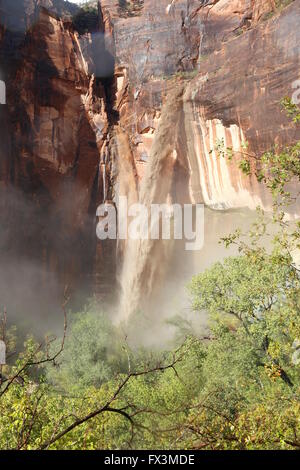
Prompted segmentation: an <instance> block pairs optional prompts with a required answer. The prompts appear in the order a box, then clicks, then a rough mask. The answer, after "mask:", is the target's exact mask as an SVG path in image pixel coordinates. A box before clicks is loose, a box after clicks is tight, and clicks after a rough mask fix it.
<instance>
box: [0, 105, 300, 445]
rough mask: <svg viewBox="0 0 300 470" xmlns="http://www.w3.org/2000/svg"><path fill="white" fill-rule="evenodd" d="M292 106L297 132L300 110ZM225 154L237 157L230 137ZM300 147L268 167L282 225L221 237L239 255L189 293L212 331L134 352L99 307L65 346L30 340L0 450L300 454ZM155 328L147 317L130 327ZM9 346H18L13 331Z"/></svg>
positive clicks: (17, 370)
mask: <svg viewBox="0 0 300 470" xmlns="http://www.w3.org/2000/svg"><path fill="white" fill-rule="evenodd" d="M285 109H287V112H288V114H289V116H290V117H291V118H293V119H294V122H295V124H296V123H297V122H298V119H296V120H295V118H296V116H297V115H298V110H297V109H296V108H294V106H292V105H291V103H290V102H285ZM217 150H218V152H219V154H221V157H222V158H226V157H227V158H229V160H233V156H234V153H233V150H232V149H224V143H222V141H221V142H218V143H217ZM242 150H243V152H244V153H243V158H245V160H246V162H248V164H249V166H247V167H246V168H245V170H246V172H247V173H249V172H250V173H251V169H252V167H253V165H252V159H253V158H254V156H253V155H252V154H251V153H250V151H249V150H248V145H247V143H245V144H244V145H243V149H242ZM299 151H300V146H299V143H296V144H294V145H293V146H290V147H288V148H284V149H278V148H274V149H272V150H271V151H270V152H266V153H265V154H264V155H263V156H262V157H261V158H260V159H259V162H260V173H259V175H260V176H261V180H262V181H265V183H266V184H267V185H268V187H269V188H270V189H271V190H272V194H273V197H274V213H273V219H271V218H270V217H269V218H266V217H265V215H264V213H263V211H262V210H258V211H257V214H258V218H257V221H256V222H255V223H254V224H253V226H252V228H251V230H250V231H249V233H247V234H246V235H247V237H245V234H243V233H242V232H241V231H240V230H237V231H236V232H235V233H233V234H230V235H228V236H227V237H225V238H224V239H223V240H222V241H223V242H224V243H225V245H226V246H230V245H235V246H236V247H237V248H238V252H239V256H236V257H230V258H227V259H225V260H224V261H223V262H222V263H220V262H219V263H216V264H214V265H213V266H212V267H210V268H209V269H207V270H206V271H205V272H204V273H201V274H199V275H197V276H194V278H193V279H192V280H191V282H190V284H189V286H188V289H189V292H190V295H191V300H192V305H193V309H194V310H195V314H196V315H197V314H199V312H205V313H206V315H207V317H208V321H209V334H207V335H206V336H205V337H203V338H197V337H194V336H193V332H192V331H191V328H190V325H189V324H188V322H185V321H183V320H181V319H180V318H178V317H176V318H174V319H173V320H172V322H171V323H172V325H173V326H175V327H177V328H178V330H179V332H180V335H178V336H177V338H176V340H177V341H179V340H180V341H181V342H182V343H183V344H181V346H180V347H178V345H177V346H174V347H173V349H174V350H171V351H170V350H162V351H156V352H153V351H148V350H147V349H137V348H135V349H133V350H131V349H130V348H129V346H128V344H127V340H126V338H124V337H123V335H122V326H121V327H116V326H114V325H113V324H112V323H111V321H110V320H109V318H108V317H107V316H106V315H105V314H103V313H101V311H100V310H99V306H98V305H97V304H96V303H92V304H91V305H89V306H88V307H87V308H86V309H85V310H84V311H83V312H81V313H77V314H74V315H73V316H72V318H71V322H70V325H69V328H68V330H67V334H66V337H64V339H63V340H62V342H61V343H60V342H53V341H52V342H51V341H50V342H49V341H48V342H47V343H46V347H45V348H43V347H42V346H41V344H37V343H36V342H35V341H34V340H33V339H32V338H29V339H28V340H27V341H26V343H25V345H24V351H23V352H22V353H20V354H18V355H17V357H16V358H15V359H14V360H13V361H12V363H11V364H10V365H9V366H6V367H5V370H4V371H3V372H4V380H3V383H2V384H1V385H0V448H1V449H28V450H29V449H82V450H83V449H90V450H94V449H111V450H114V449H128V448H135V449H182V448H185V449H190V448H192V449H214V450H216V449H225V450H229V449H230V450H237V449H248V450H252V449H298V450H299V448H300V360H299V359H300V358H299V357H298V353H297V354H296V355H295V344H296V345H297V344H299V340H300V276H299V267H298V265H297V263H296V261H295V256H294V253H295V251H296V252H297V250H298V252H299V249H300V223H299V222H295V221H288V220H287V219H286V217H285V214H284V212H283V210H281V205H282V202H283V201H284V202H285V204H288V203H289V202H290V201H291V199H292V198H291V195H290V194H289V192H288V191H287V189H286V186H287V185H288V184H289V183H290V182H291V181H292V180H293V179H296V180H297V179H298V180H299V179H300V166H299ZM259 175H258V174H257V176H259ZM147 321H149V318H148V319H146V320H145V319H144V318H142V316H141V314H138V315H137V316H136V317H135V318H134V319H133V324H132V325H131V328H132V330H131V329H130V326H129V327H128V331H129V332H131V331H138V330H139V329H140V331H141V330H142V329H147ZM6 338H7V341H8V342H9V345H10V346H9V349H10V350H12V349H14V347H15V346H14V345H15V339H14V334H13V332H12V333H11V334H10V335H6ZM9 338H10V339H9ZM60 344H61V345H62V346H63V347H60ZM175 348H176V349H175ZM57 351H58V352H57Z"/></svg>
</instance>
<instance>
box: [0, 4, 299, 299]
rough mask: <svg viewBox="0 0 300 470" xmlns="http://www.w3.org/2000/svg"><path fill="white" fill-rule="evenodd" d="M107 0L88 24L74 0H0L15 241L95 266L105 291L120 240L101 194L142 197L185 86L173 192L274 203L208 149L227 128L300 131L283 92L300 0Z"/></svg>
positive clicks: (266, 142) (68, 262)
mask: <svg viewBox="0 0 300 470" xmlns="http://www.w3.org/2000/svg"><path fill="white" fill-rule="evenodd" d="M98 3H99V22H98V26H97V28H96V29H95V30H93V31H91V34H89V35H86V36H81V37H80V35H79V34H78V33H77V32H76V31H75V28H74V25H73V24H72V18H73V17H74V15H76V13H77V12H78V10H77V8H76V7H75V6H74V5H73V6H72V5H70V4H68V3H67V2H64V1H62V0H51V1H50V0H43V1H38V0H36V1H34V0H27V1H26V0H23V1H18V2H16V3H15V4H14V5H12V3H11V2H8V1H4V0H0V41H1V43H0V51H1V52H0V59H1V67H0V69H1V74H2V75H3V79H5V81H6V83H7V89H8V95H7V102H8V105H7V106H6V107H5V108H1V110H0V112H1V116H0V122H1V134H2V135H1V143H0V151H1V160H0V176H1V214H2V220H4V224H3V226H5V227H6V232H4V235H3V236H2V238H3V246H4V247H5V250H6V252H7V251H8V250H9V249H11V250H12V251H14V250H17V251H18V253H20V255H24V253H26V256H30V257H36V258H37V259H39V260H40V261H42V263H43V264H44V265H45V266H46V267H47V268H48V269H50V270H54V271H55V272H57V273H58V274H59V277H60V279H61V282H62V283H63V284H65V283H71V284H75V283H76V282H77V284H81V283H83V282H84V280H86V279H90V278H92V277H93V283H95V279H96V284H97V290H98V291H99V292H105V291H107V289H108V287H109V286H111V284H112V282H113V279H115V275H116V266H115V260H114V257H115V253H116V245H115V243H108V242H107V243H106V244H105V243H102V244H101V243H97V242H96V239H95V230H94V228H95V222H96V221H95V210H96V207H97V204H98V203H100V202H102V201H103V200H114V199H115V198H116V197H117V196H118V194H121V195H122V194H123V195H127V196H129V197H130V198H131V200H137V199H138V197H139V196H138V192H139V186H141V180H142V179H143V176H144V174H145V171H146V168H147V165H148V164H149V160H150V161H151V158H153V142H154V141H155V138H156V135H157V134H158V135H159V136H160V137H159V138H160V142H162V143H163V136H162V135H161V132H160V125H161V113H162V107H163V106H168V100H169V96H170V95H171V94H172V93H171V91H172V90H173V89H174V88H176V87H177V86H180V87H182V88H183V92H182V94H181V95H180V98H179V101H180V102H179V103H178V106H176V109H174V113H176V116H174V115H172V116H170V123H172V126H175V125H176V129H177V130H176V132H174V139H173V141H174V148H173V152H172V158H174V155H175V156H176V162H175V167H174V172H172V182H171V185H170V188H171V189H170V197H171V199H172V200H179V201H181V202H188V201H193V202H202V201H204V202H205V203H207V204H208V205H211V206H213V207H218V208H226V207H238V206H250V207H254V206H255V205H256V204H257V203H259V202H260V201H261V200H262V201H263V202H264V203H267V201H266V197H265V194H264V190H263V189H262V188H261V187H258V186H257V184H256V183H255V182H254V181H253V180H251V179H248V178H245V177H244V176H242V175H241V174H240V173H239V172H238V170H237V169H236V167H235V166H234V165H231V166H229V165H227V164H226V162H225V161H220V160H218V159H217V158H216V157H215V156H214V155H213V156H211V154H210V153H209V152H210V150H211V148H212V147H213V142H214V141H215V139H216V138H224V139H225V140H226V143H227V144H230V145H233V146H234V148H235V149H236V150H238V149H239V148H240V146H241V143H242V141H243V140H248V141H249V143H250V146H251V149H252V150H254V151H258V152H260V151H263V150H265V149H267V148H268V147H269V146H270V145H272V143H274V142H278V143H286V142H289V141H291V140H293V139H294V138H295V137H296V135H295V132H294V130H293V129H292V128H291V126H290V124H289V122H288V120H287V119H286V117H285V116H284V114H283V113H281V112H280V108H279V101H280V99H281V98H282V97H283V96H285V95H287V94H291V92H292V89H291V86H292V83H293V81H294V80H297V79H299V60H300V52H299V51H300V49H299V44H300V36H299V35H300V33H299V28H298V25H299V20H300V1H299V0H294V1H293V2H291V4H290V5H289V6H287V7H286V8H284V9H281V8H278V9H277V8H274V6H275V4H274V2H272V1H265V0H231V1H228V0H214V1H206V0H173V1H171V0H145V1H144V2H139V8H137V9H136V10H129V11H130V12H131V13H130V14H129V13H128V11H126V10H125V11H120V7H119V5H118V2H117V1H116V0H100V1H99V2H98ZM275 3H276V2H275ZM277 3H278V2H277ZM110 70H113V72H112V74H111V72H110ZM0 78H2V76H1V77H0ZM168 112H169V113H170V114H171V113H172V109H169V111H168ZM164 116H166V113H165V112H164ZM164 119H165V120H166V117H165V118H164ZM174 122H175V123H176V124H174ZM164 126H165V122H164ZM168 139H169V138H168ZM168 139H167V140H168ZM174 152H175V153H174ZM164 177H165V178H170V175H167V174H165V175H164ZM12 194H13V197H12ZM20 198H21V199H23V200H24V201H26V210H25V209H24V210H20V208H19V200H20ZM28 207H29V210H27V208H28ZM16 219H17V220H18V223H17V224H16ZM37 220H38V223H36V221H37ZM124 250H125V247H124V246H122V245H120V246H119V250H118V253H119V254H122V256H123V254H124ZM92 275H93V276H92ZM75 280H76V281H75Z"/></svg>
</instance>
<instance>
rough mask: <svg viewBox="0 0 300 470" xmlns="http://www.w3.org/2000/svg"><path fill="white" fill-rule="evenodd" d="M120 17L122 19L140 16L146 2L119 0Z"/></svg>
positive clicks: (141, 0) (142, 0)
mask: <svg viewBox="0 0 300 470" xmlns="http://www.w3.org/2000/svg"><path fill="white" fill-rule="evenodd" d="M118 3H119V15H120V16H121V17H122V18H130V17H133V16H139V15H140V14H141V12H142V9H143V7H144V0H118Z"/></svg>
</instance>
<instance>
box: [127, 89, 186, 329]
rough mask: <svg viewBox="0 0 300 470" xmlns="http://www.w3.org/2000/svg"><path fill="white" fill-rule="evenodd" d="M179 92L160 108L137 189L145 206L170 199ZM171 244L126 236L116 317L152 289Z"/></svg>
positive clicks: (130, 310) (132, 309) (131, 309)
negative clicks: (144, 172)
mask: <svg viewBox="0 0 300 470" xmlns="http://www.w3.org/2000/svg"><path fill="white" fill-rule="evenodd" d="M182 93H183V88H182V86H179V87H178V88H175V89H174V90H172V92H171V94H170V96H169V99H168V101H167V103H166V104H165V106H164V107H163V110H162V115H161V120H160V125H159V128H158V130H157V134H156V136H155V139H154V143H153V147H152V150H151V153H150V157H149V163H148V168H147V171H146V174H145V176H144V179H143V181H142V183H141V187H140V189H139V202H140V203H142V204H143V205H144V206H145V207H147V208H148V209H149V208H150V206H151V204H162V203H170V201H172V195H171V189H172V181H173V174H174V167H175V164H176V159H177V158H176V157H177V154H176V135H177V133H178V130H179V129H178V125H179V115H180V111H181V109H182V102H181V99H182ZM123 195H124V196H126V195H127V194H126V193H125V194H124V193H123ZM172 248H173V242H172V241H171V240H151V239H150V237H149V239H147V240H131V239H129V240H128V242H127V246H126V250H125V257H124V263H123V268H122V271H121V276H120V283H121V287H122V297H121V302H120V308H119V318H120V320H127V319H128V318H129V316H130V314H131V313H133V312H135V311H136V310H137V309H138V308H139V307H141V306H142V304H144V303H145V302H144V301H145V299H147V297H148V296H149V295H150V293H151V292H153V290H154V287H155V283H156V282H157V280H158V279H161V278H162V277H163V272H164V270H165V269H166V266H167V264H168V258H169V256H170V253H171V251H172ZM142 299H143V300H144V301H142Z"/></svg>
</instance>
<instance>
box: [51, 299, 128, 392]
mask: <svg viewBox="0 0 300 470" xmlns="http://www.w3.org/2000/svg"><path fill="white" fill-rule="evenodd" d="M123 343H124V342H123V341H122V337H121V336H120V334H119V332H118V330H117V329H116V327H114V326H113V325H112V323H111V321H110V320H109V318H108V317H107V315H105V314H104V313H102V312H99V307H98V305H97V304H96V302H92V303H90V304H89V305H88V306H87V307H86V309H85V310H83V311H82V312H80V313H77V314H72V316H71V321H70V325H69V331H68V334H67V337H66V341H65V347H64V351H63V352H62V354H61V356H60V360H59V366H57V365H55V367H53V366H50V367H49V370H48V377H49V379H51V381H53V383H55V384H57V385H59V386H60V387H62V388H64V389H65V390H68V389H69V388H70V386H72V387H73V386H74V387H78V388H79V389H84V387H89V386H95V387H99V386H100V385H101V384H102V383H104V382H107V381H108V380H109V379H110V378H111V377H113V376H114V375H115V374H116V373H120V372H124V371H126V370H127V357H126V354H125V351H124V347H125V346H124V344H123ZM55 347H56V348H57V345H56V344H54V345H53V346H52V348H55Z"/></svg>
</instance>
